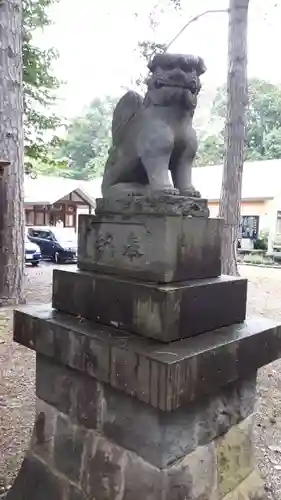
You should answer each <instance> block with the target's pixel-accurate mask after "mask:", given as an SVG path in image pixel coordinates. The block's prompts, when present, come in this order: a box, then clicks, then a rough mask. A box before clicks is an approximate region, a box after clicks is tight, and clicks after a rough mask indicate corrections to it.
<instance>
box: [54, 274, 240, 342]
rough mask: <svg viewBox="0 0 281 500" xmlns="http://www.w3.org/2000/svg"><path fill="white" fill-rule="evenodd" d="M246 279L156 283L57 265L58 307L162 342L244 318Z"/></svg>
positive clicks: (55, 283) (56, 290) (230, 323)
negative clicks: (65, 268) (63, 267)
mask: <svg viewBox="0 0 281 500" xmlns="http://www.w3.org/2000/svg"><path fill="white" fill-rule="evenodd" d="M246 297H247V280H245V279H242V278H236V277H231V276H220V277H219V278H213V279H209V280H196V281H184V282H181V283H171V284H169V285H157V284H152V283H146V282H143V281H136V280H134V281H133V280H129V279H125V278H119V277H117V276H108V275H102V274H99V273H91V272H83V271H77V272H75V271H73V272H72V271H62V270H58V269H56V270H55V271H54V275H53V307H54V308H55V309H58V310H60V311H63V312H66V313H69V314H75V315H77V316H81V317H82V318H86V319H90V320H93V321H98V322H100V323H103V324H105V325H111V326H114V327H116V328H118V329H125V330H128V331H130V332H133V333H137V334H140V335H142V336H145V337H149V338H154V339H157V340H160V341H162V342H171V341H174V340H178V339H182V338H187V337H192V336H194V335H197V334H200V333H203V332H206V331H211V330H215V329H217V328H221V327H223V326H228V325H232V324H234V323H239V322H242V321H244V319H245V316H246Z"/></svg>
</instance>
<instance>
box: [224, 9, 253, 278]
mask: <svg viewBox="0 0 281 500" xmlns="http://www.w3.org/2000/svg"><path fill="white" fill-rule="evenodd" d="M229 3H230V5H229V35H228V72H227V118H226V127H225V161H224V170H223V179H222V189H221V198H220V208H219V216H220V217H222V218H223V219H224V221H225V225H224V231H223V243H222V272H223V274H231V275H237V274H238V269H237V260H236V247H237V237H238V230H239V223H240V203H241V190H242V173H243V157H244V146H245V135H246V106H247V102H248V82H247V28H248V7H249V0H230V2H229Z"/></svg>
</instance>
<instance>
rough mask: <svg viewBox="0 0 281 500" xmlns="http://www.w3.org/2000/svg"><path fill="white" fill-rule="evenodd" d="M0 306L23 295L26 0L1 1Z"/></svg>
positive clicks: (13, 301)
mask: <svg viewBox="0 0 281 500" xmlns="http://www.w3.org/2000/svg"><path fill="white" fill-rule="evenodd" d="M0 35H1V36H0V160H8V161H9V162H10V165H9V166H6V167H4V169H3V174H2V175H1V174H0V305H2V306H3V305H7V304H16V303H19V302H20V301H21V300H22V295H23V266H24V248H23V247H24V234H23V232H24V211H23V122H22V120H23V106H22V41H21V35H22V0H0Z"/></svg>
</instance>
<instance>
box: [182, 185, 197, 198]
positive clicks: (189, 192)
mask: <svg viewBox="0 0 281 500" xmlns="http://www.w3.org/2000/svg"><path fill="white" fill-rule="evenodd" d="M180 194H181V196H186V197H190V198H201V193H199V191H196V189H195V188H194V187H193V186H190V187H188V188H186V189H181V190H180Z"/></svg>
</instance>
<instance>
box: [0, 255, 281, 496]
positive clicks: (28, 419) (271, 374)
mask: <svg viewBox="0 0 281 500" xmlns="http://www.w3.org/2000/svg"><path fill="white" fill-rule="evenodd" d="M61 267H62V266H60V268H61ZM65 267H66V268H69V266H65ZM53 268H54V266H52V265H48V264H43V265H42V266H41V267H40V268H38V269H36V268H26V279H25V287H26V299H27V302H28V303H30V304H34V303H43V302H49V301H50V299H51V281H52V271H53ZM240 272H241V275H242V276H244V277H246V278H248V279H249V293H248V314H251V315H253V314H254V315H260V314H262V315H265V316H268V317H269V318H273V319H276V320H280V321H281V307H280V306H281V304H280V299H281V270H279V269H266V268H258V267H246V266H241V268H240ZM11 314H12V313H11V310H6V311H4V310H0V428H1V435H0V492H1V486H2V487H4V486H5V487H6V486H7V485H9V484H10V483H11V481H12V480H13V478H14V477H15V475H16V474H17V471H18V469H19V467H20V464H21V461H22V458H23V456H24V454H25V451H26V449H27V448H28V445H29V439H30V435H31V431H32V425H33V421H34V403H35V401H34V382H35V359H34V354H33V353H32V352H30V351H28V350H27V349H25V348H23V347H21V346H19V345H17V344H14V343H13V342H12V334H11ZM258 393H259V399H258V404H257V417H256V427H255V442H256V454H257V460H258V465H259V468H260V471H261V474H262V476H263V478H264V479H265V482H266V489H267V494H268V500H280V499H281V401H280V397H281V360H279V361H276V362H275V363H272V364H271V365H268V366H267V367H265V368H263V369H262V370H260V372H259V384H258Z"/></svg>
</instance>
